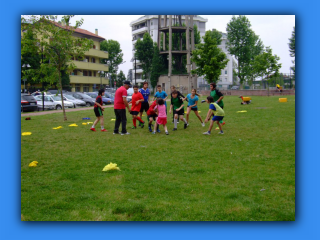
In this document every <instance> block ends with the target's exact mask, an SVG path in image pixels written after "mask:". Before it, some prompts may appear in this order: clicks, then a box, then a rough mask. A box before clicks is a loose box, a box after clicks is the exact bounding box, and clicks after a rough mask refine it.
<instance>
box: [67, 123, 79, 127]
mask: <svg viewBox="0 0 320 240" xmlns="http://www.w3.org/2000/svg"><path fill="white" fill-rule="evenodd" d="M69 127H78V125H77V124H75V123H73V124H70V125H69Z"/></svg>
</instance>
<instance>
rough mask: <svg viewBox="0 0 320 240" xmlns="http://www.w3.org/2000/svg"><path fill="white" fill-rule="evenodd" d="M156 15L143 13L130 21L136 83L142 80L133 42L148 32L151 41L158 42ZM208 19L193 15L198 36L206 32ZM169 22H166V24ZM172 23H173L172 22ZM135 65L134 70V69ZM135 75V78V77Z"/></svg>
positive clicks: (133, 73)
mask: <svg viewBox="0 0 320 240" xmlns="http://www.w3.org/2000/svg"><path fill="white" fill-rule="evenodd" d="M158 16H159V15H145V16H143V17H140V18H138V19H137V20H134V21H132V22H131V23H130V27H131V28H132V63H133V65H132V66H133V67H132V79H133V81H135V80H136V83H140V82H143V80H142V68H141V63H140V61H139V60H135V59H134V53H135V43H136V42H137V40H138V39H143V35H144V34H145V33H146V32H148V33H149V34H150V36H151V38H152V40H153V42H155V43H157V42H158ZM207 21H208V20H207V19H205V18H202V17H200V16H198V15H194V16H193V23H194V24H195V25H197V27H198V31H199V32H200V37H201V39H202V37H203V36H204V35H205V33H206V22H207ZM182 23H184V16H183V15H182ZM168 24H169V22H167V26H168ZM173 24H174V23H173ZM161 26H164V19H163V18H162V19H161ZM135 67H136V70H135ZM135 76H136V79H135Z"/></svg>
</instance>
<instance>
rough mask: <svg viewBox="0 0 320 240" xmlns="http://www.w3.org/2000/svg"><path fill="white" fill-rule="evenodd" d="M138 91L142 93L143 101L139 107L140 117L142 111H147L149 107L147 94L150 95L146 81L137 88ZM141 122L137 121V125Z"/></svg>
mask: <svg viewBox="0 0 320 240" xmlns="http://www.w3.org/2000/svg"><path fill="white" fill-rule="evenodd" d="M139 92H140V93H141V94H142V96H143V98H144V101H143V102H142V103H141V108H140V118H141V119H142V113H143V111H145V112H147V111H148V109H149V95H150V90H149V88H148V82H144V83H143V88H141V89H139ZM140 125H141V123H140V122H139V126H140Z"/></svg>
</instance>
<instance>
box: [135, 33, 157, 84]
mask: <svg viewBox="0 0 320 240" xmlns="http://www.w3.org/2000/svg"><path fill="white" fill-rule="evenodd" d="M135 47H136V53H135V56H136V58H137V60H140V62H141V67H142V70H143V75H142V76H143V79H150V73H151V67H152V58H153V41H152V38H151V37H150V35H149V33H147V32H146V33H145V34H144V35H143V40H140V39H138V40H137V42H136V44H135Z"/></svg>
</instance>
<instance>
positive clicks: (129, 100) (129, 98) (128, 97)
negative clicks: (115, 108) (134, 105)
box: [127, 92, 133, 102]
mask: <svg viewBox="0 0 320 240" xmlns="http://www.w3.org/2000/svg"><path fill="white" fill-rule="evenodd" d="M132 95H133V93H131V92H130V93H129V92H127V102H131V100H132Z"/></svg>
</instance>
